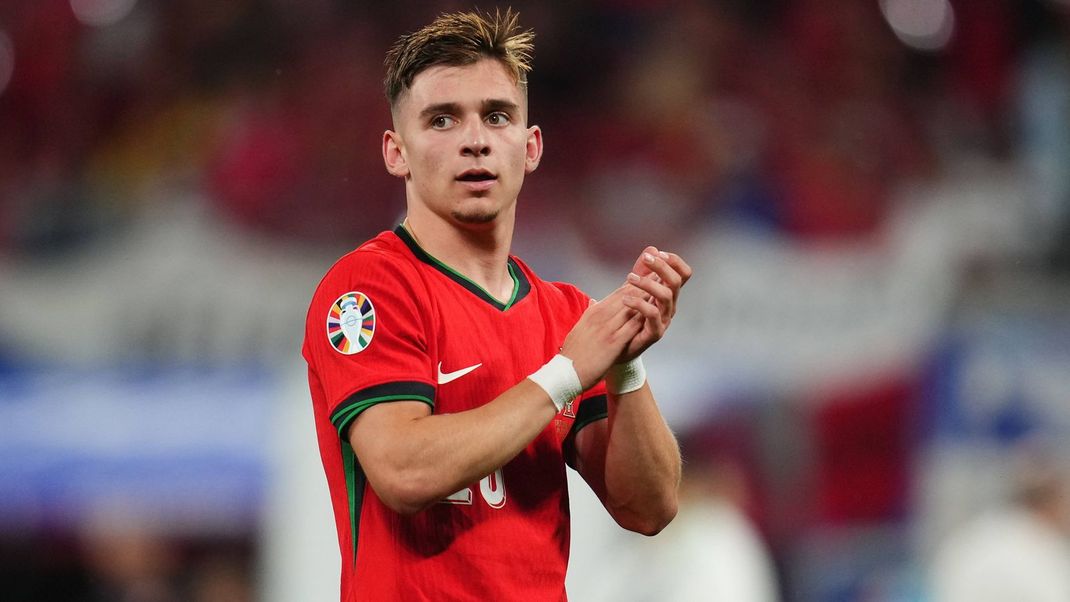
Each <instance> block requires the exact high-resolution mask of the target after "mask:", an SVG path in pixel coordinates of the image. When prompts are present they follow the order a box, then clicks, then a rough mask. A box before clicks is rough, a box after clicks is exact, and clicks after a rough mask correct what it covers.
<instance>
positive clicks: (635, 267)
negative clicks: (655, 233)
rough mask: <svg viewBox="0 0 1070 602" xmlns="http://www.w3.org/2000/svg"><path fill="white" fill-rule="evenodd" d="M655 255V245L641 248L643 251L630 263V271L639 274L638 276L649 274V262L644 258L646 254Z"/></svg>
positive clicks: (656, 250) (656, 251)
mask: <svg viewBox="0 0 1070 602" xmlns="http://www.w3.org/2000/svg"><path fill="white" fill-rule="evenodd" d="M657 255H658V248H657V247H655V246H648V247H646V248H645V249H643V252H642V253H640V254H639V257H637V258H636V260H635V263H634V264H632V272H634V273H636V274H639V275H640V276H646V275H647V274H649V273H650V272H651V271H652V270H651V269H650V264H649V263H648V262H647V261H646V258H647V257H648V256H649V257H657Z"/></svg>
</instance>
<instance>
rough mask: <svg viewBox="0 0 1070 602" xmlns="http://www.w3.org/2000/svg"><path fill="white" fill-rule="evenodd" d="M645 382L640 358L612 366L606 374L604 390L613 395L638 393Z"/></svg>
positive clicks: (644, 369)
mask: <svg viewBox="0 0 1070 602" xmlns="http://www.w3.org/2000/svg"><path fill="white" fill-rule="evenodd" d="M645 382H646V368H644V367H643V359H642V358H641V357H637V358H635V359H634V360H632V361H630V362H627V363H625V364H613V365H612V366H610V368H609V372H606V390H607V391H609V392H610V393H612V394H614V395H623V394H625V393H631V392H632V391H638V390H639V389H641V388H642V387H643V383H645Z"/></svg>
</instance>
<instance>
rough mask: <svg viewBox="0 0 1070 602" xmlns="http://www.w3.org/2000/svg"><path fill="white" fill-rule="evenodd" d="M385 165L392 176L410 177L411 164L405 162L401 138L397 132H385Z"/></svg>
mask: <svg viewBox="0 0 1070 602" xmlns="http://www.w3.org/2000/svg"><path fill="white" fill-rule="evenodd" d="M383 164H385V165H386V171H387V173H389V174H390V175H392V176H396V177H398V178H404V177H407V176H408V175H409V163H408V161H406V160H405V153H404V151H403V150H402V141H401V136H399V135H398V133H397V132H394V131H391V130H387V131H385V132H383Z"/></svg>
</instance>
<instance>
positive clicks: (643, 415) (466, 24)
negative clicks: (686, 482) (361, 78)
mask: <svg viewBox="0 0 1070 602" xmlns="http://www.w3.org/2000/svg"><path fill="white" fill-rule="evenodd" d="M532 37H533V36H532V34H531V33H530V32H520V31H519V30H518V25H517V17H516V15H515V14H513V13H512V12H506V13H505V14H504V15H503V14H500V13H499V14H496V15H494V16H487V15H481V14H476V13H468V14H453V15H444V16H442V17H440V18H438V19H437V20H435V21H434V22H433V23H431V24H430V25H428V26H426V27H424V28H423V29H421V30H419V31H417V32H415V33H412V34H409V35H406V36H403V37H402V38H401V39H400V40H399V41H398V42H397V44H396V45H395V46H394V48H393V49H392V50H391V51H390V53H389V54H388V56H387V78H386V92H387V97H388V99H389V101H390V106H391V111H392V115H393V123H394V129H393V130H390V131H387V132H386V133H385V134H384V136H383V159H384V161H385V163H386V168H387V171H389V172H390V173H391V174H393V175H395V176H397V177H398V178H401V179H403V180H404V182H405V191H406V198H407V217H406V219H405V221H404V222H403V223H402V224H401V225H400V226H398V227H397V228H396V229H395V230H394V231H393V232H384V233H382V234H380V235H379V236H377V237H376V238H374V239H372V240H371V241H368V242H367V243H365V244H363V245H361V246H360V247H359V248H357V249H356V250H355V251H353V252H351V253H349V254H348V255H346V256H345V257H343V258H342V259H341V260H339V261H338V262H337V263H336V264H335V265H334V266H333V267H332V268H331V270H330V271H329V272H328V273H327V275H326V276H324V278H323V280H322V282H321V283H320V285H319V287H318V289H317V290H316V293H315V295H314V297H313V300H312V304H311V306H310V308H309V313H308V318H307V323H306V331H305V344H304V349H303V353H304V356H305V358H306V360H307V361H308V365H309V387H310V389H311V393H312V399H313V406H314V411H315V419H316V427H317V432H318V437H319V445H320V452H321V455H322V458H323V465H324V469H325V471H326V473H327V479H328V483H329V486H330V490H331V495H332V498H333V505H334V512H335V519H336V522H337V527H338V540H339V545H340V547H341V552H342V599H343V600H346V601H350V600H352V601H355V600H375V601H381V600H405V601H415V600H428V601H440V600H564V599H565V591H564V577H565V568H566V565H567V563H568V549H569V536H568V533H569V525H568V516H569V515H568V496H567V491H566V480H565V479H566V477H565V464H566V463H567V464H569V465H571V466H573V467H574V468H575V469H576V470H578V471H579V473H580V474H581V475H582V476H583V478H584V479H585V480H586V481H587V483H589V484H590V485H591V487H592V488H593V489H594V491H595V492H596V493H597V494H598V496H599V498H600V499H601V500H602V502H603V504H604V505H605V506H606V508H607V509H608V511H609V512H610V514H611V515H612V516H613V518H614V519H615V520H616V521H617V522H618V523H619V524H620V525H622V526H623V527H625V528H627V529H631V530H634V531H637V532H640V533H645V534H651V535H652V534H654V533H657V532H658V531H660V530H661V529H662V528H663V527H664V526H665V525H666V524H668V522H669V521H670V520H672V517H673V516H674V515H675V513H676V495H677V485H678V482H679V478H680V455H679V451H678V448H677V444H676V440H675V439H674V437H673V435H672V433H671V432H670V431H669V429H668V427H667V426H666V424H665V421H664V419H663V418H662V416H661V414H660V412H659V410H658V408H657V405H656V404H655V402H654V398H653V396H652V394H651V391H650V388H649V386H648V385H647V384H646V382H645V381H646V378H645V372H644V370H643V368H642V364H641V363H640V361H639V356H640V354H641V353H642V352H643V351H644V350H645V349H646V348H647V347H649V346H650V345H651V344H653V343H654V342H656V341H657V340H659V339H660V338H661V337H662V336H663V335H664V333H665V329H666V328H667V327H668V325H669V323H670V321H671V319H672V316H673V314H674V312H675V308H676V300H677V297H678V295H679V292H680V288H681V286H682V285H683V284H684V282H686V281H687V279H688V278H689V277H690V274H691V269H690V268H689V267H688V266H687V264H686V263H685V262H684V261H683V260H682V259H681V258H679V257H678V256H676V255H674V254H672V253H665V252H660V251H658V250H657V249H655V248H653V247H647V248H646V249H645V250H644V251H643V253H642V254H641V256H640V258H639V259H638V260H637V261H636V265H635V267H634V268H633V273H631V274H629V275H628V279H627V281H626V282H625V283H624V284H623V285H622V286H621V287H620V288H619V289H617V290H616V291H614V292H613V293H611V294H610V295H608V296H607V297H606V298H605V299H603V300H601V301H599V302H594V301H592V300H590V299H589V298H588V297H587V296H586V295H584V294H583V293H581V292H580V291H579V290H578V289H576V288H575V287H573V286H571V285H568V284H562V283H548V282H545V281H543V280H540V279H539V278H538V276H536V275H535V274H534V272H532V271H531V269H530V268H528V267H527V266H526V265H525V264H524V263H523V262H521V261H520V260H519V259H517V258H515V257H512V256H510V255H509V248H510V243H511V240H512V235H513V226H514V220H515V215H516V202H517V195H518V194H519V192H520V187H521V184H522V183H523V179H524V176H525V175H526V174H528V173H530V172H532V171H534V170H535V168H536V167H537V166H538V164H539V159H540V157H541V155H542V132H541V131H540V130H539V128H538V127H537V126H528V125H527V122H526V120H527V92H526V74H527V72H528V70H529V61H530V56H531V51H532Z"/></svg>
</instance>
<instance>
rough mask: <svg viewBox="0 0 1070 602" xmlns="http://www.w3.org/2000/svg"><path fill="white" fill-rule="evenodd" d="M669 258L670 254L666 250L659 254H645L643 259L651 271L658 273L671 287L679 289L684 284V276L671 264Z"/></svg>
mask: <svg viewBox="0 0 1070 602" xmlns="http://www.w3.org/2000/svg"><path fill="white" fill-rule="evenodd" d="M668 259H670V255H669V254H668V253H665V252H660V253H658V254H657V255H650V254H644V255H643V261H644V262H645V263H646V264H647V266H648V267H649V268H650V271H652V272H653V273H654V274H657V275H658V276H659V277H660V278H661V281H662V282H664V283H665V284H666V285H667V286H669V288H672V289H679V288H680V286H682V285H683V278H682V277H681V276H680V274H678V273H676V270H675V269H674V268H673V266H672V265H671V264H669V262H668Z"/></svg>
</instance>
